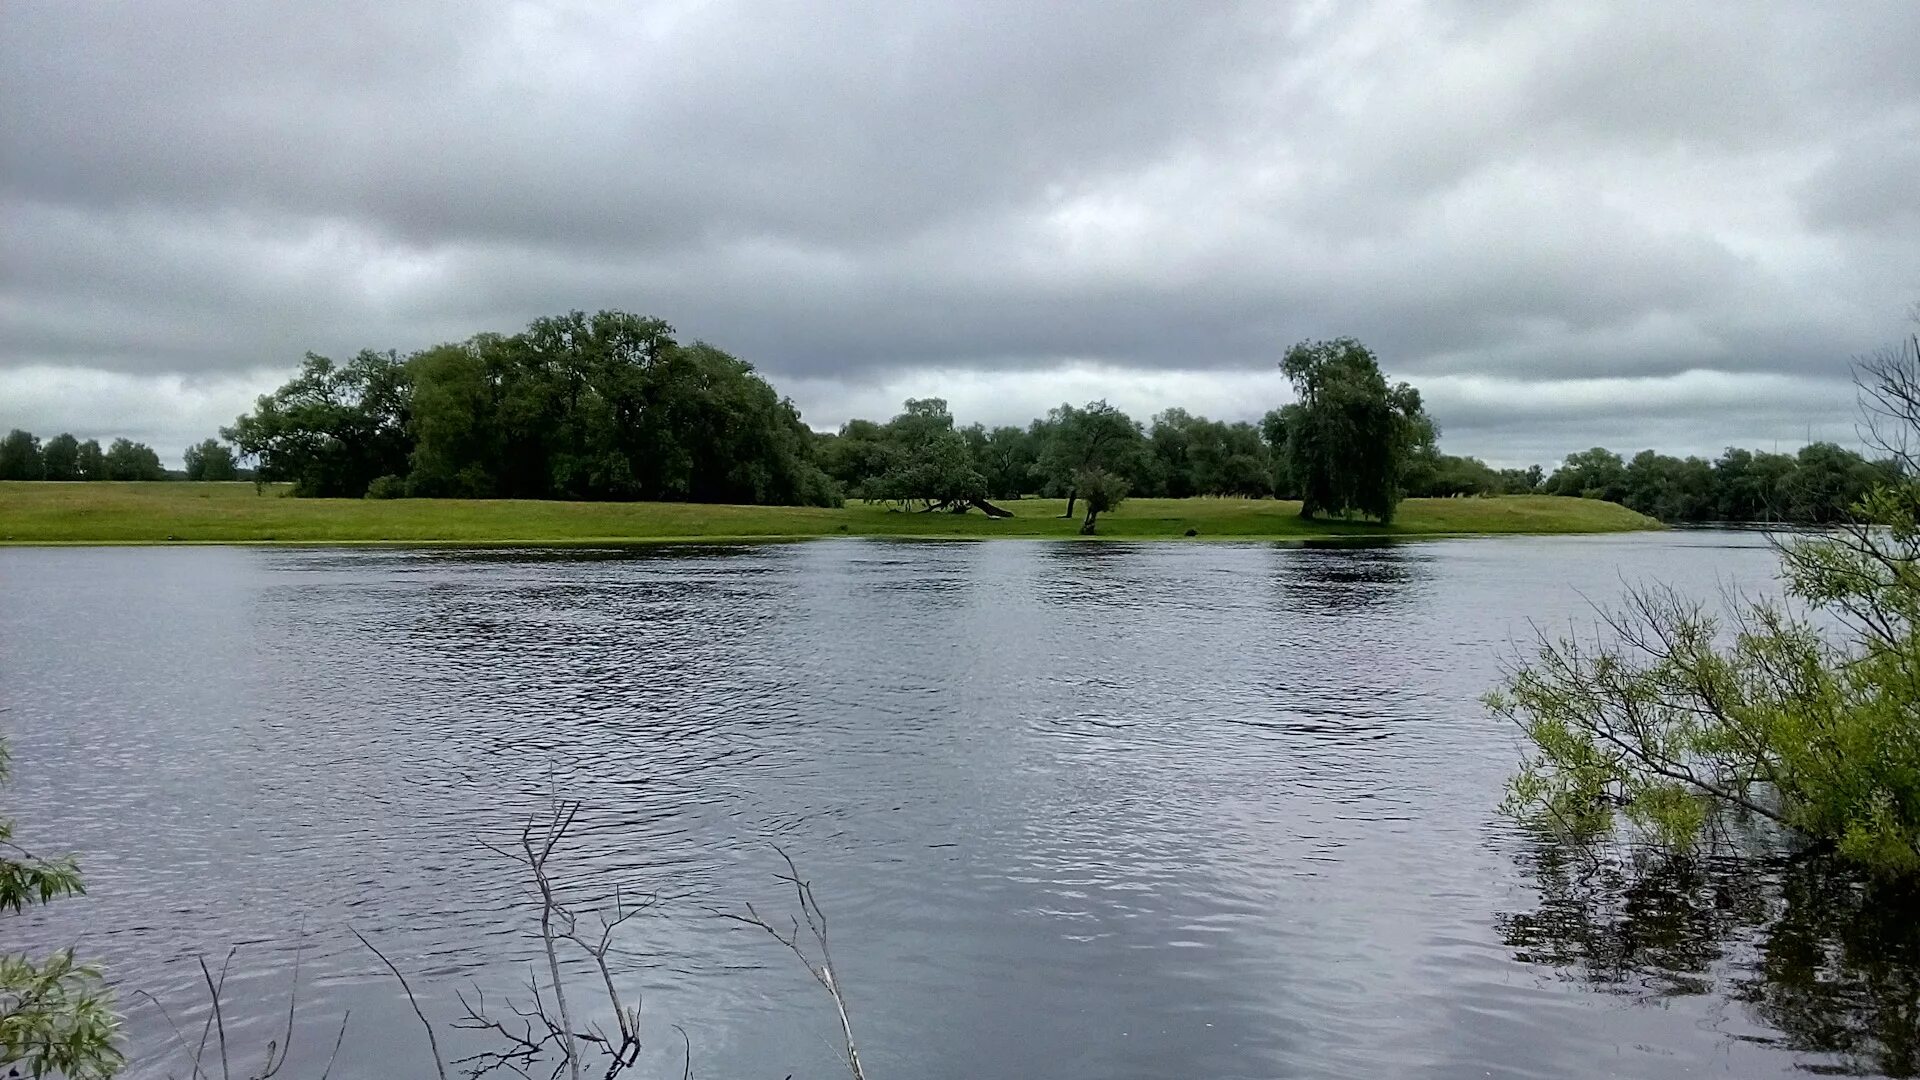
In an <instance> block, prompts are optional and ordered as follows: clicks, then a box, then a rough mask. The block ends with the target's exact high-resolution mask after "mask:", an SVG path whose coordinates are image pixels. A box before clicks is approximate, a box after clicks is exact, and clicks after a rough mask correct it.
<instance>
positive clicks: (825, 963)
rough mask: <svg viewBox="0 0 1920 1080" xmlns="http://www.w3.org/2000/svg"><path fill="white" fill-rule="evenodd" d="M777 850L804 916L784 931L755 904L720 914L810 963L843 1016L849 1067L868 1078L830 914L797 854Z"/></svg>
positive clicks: (861, 1079)
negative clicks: (803, 929) (836, 960)
mask: <svg viewBox="0 0 1920 1080" xmlns="http://www.w3.org/2000/svg"><path fill="white" fill-rule="evenodd" d="M773 850H774V851H776V852H778V853H779V855H780V858H781V860H782V861H784V862H785V863H786V864H787V872H786V873H784V874H775V875H774V877H775V878H776V879H777V880H779V881H782V882H785V883H786V884H788V885H791V886H793V891H794V899H795V901H796V903H797V904H798V905H799V908H800V918H798V919H796V918H794V917H793V916H788V918H787V922H788V927H787V929H786V930H785V931H784V932H783V931H782V930H781V929H780V928H779V927H778V926H775V925H774V924H773V923H770V922H768V921H767V920H766V919H765V918H764V917H762V916H761V914H760V913H759V912H758V911H756V910H754V907H753V905H752V904H748V905H747V913H746V914H745V915H739V914H734V913H730V912H720V913H719V914H720V916H721V917H722V918H724V919H727V920H728V921H731V922H737V923H740V924H741V925H743V926H753V927H758V928H759V929H761V930H762V931H765V932H766V934H767V935H768V936H769V937H771V938H773V940H775V941H777V942H779V943H780V944H781V945H782V946H783V947H784V948H785V949H786V950H787V951H788V952H790V953H792V954H793V955H794V956H796V957H798V958H799V960H800V963H801V964H802V965H804V966H805V967H806V969H807V974H809V975H812V976H813V981H815V982H817V983H819V984H820V986H821V987H822V988H823V989H824V990H826V992H827V996H829V997H831V998H832V999H833V1007H834V1011H835V1012H837V1013H838V1014H839V1016H840V1034H841V1037H842V1040H843V1050H842V1056H843V1057H844V1059H845V1060H846V1063H847V1071H848V1072H849V1073H851V1074H852V1076H853V1080H866V1073H865V1072H864V1071H863V1070H862V1069H861V1067H860V1050H859V1048H858V1047H857V1046H856V1045H855V1044H854V1041H853V1021H852V1020H851V1019H850V1018H849V1017H848V1015H847V999H846V998H845V997H844V996H843V995H842V994H841V993H840V980H839V977H838V975H837V974H836V972H835V970H834V966H833V949H832V947H831V945H830V944H829V941H828V937H827V914H826V912H824V911H822V910H821V909H820V903H819V901H817V900H816V899H814V895H813V884H812V883H811V882H809V881H807V880H805V879H803V878H802V877H801V876H800V870H799V868H798V867H796V866H795V865H794V863H793V857H792V856H790V855H788V854H787V852H786V849H784V848H782V847H780V846H779V845H778V844H775V845H774V846H773ZM802 920H805V922H806V925H807V932H808V935H809V936H810V937H811V938H812V946H813V948H815V949H816V950H818V952H819V959H818V960H817V961H816V960H815V959H814V958H813V957H812V956H809V955H808V953H807V948H808V946H807V943H806V942H803V941H802V940H801V937H800V923H801V921H802Z"/></svg>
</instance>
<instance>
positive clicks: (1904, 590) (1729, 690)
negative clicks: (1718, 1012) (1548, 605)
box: [1487, 338, 1920, 874]
mask: <svg viewBox="0 0 1920 1080" xmlns="http://www.w3.org/2000/svg"><path fill="white" fill-rule="evenodd" d="M1859 382H1860V386H1861V389H1862V392H1863V393H1862V396H1863V400H1864V402H1865V404H1866V407H1867V413H1868V429H1869V431H1870V432H1871V441H1874V442H1875V443H1877V444H1878V447H1879V448H1880V449H1882V450H1884V451H1886V452H1887V453H1888V454H1889V455H1890V456H1891V457H1892V458H1893V460H1894V461H1896V462H1897V463H1898V466H1899V468H1898V472H1897V474H1896V476H1895V478H1894V479H1892V480H1890V481H1887V482H1883V483H1882V484H1881V485H1880V486H1879V487H1878V488H1876V489H1875V490H1874V491H1873V492H1872V493H1870V494H1868V495H1867V496H1866V497H1865V498H1863V499H1861V500H1860V501H1858V502H1857V503H1856V504H1855V505H1854V507H1853V510H1852V514H1851V516H1850V518H1849V519H1848V520H1847V521H1846V522H1844V523H1842V524H1841V525H1840V526H1839V527H1838V528H1836V529H1835V530H1833V531H1830V532H1827V533H1822V534H1815V535H1809V536H1800V537H1797V538H1792V539H1787V540H1782V541H1779V542H1778V543H1777V551H1778V554H1779V558H1780V578H1781V583H1782V585H1783V593H1784V598H1783V599H1782V600H1779V601H1748V602H1742V603H1738V604H1736V605H1735V610H1734V612H1733V614H1732V615H1731V616H1727V617H1720V616H1716V615H1715V614H1713V613H1711V612H1710V611H1709V610H1708V609H1707V608H1706V607H1705V606H1704V605H1702V604H1699V603H1697V602H1694V601H1690V600H1687V599H1684V598H1683V597H1681V595H1680V594H1679V593H1677V592H1675V591H1673V590H1671V589H1653V590H1643V591H1640V592H1637V593H1634V594H1632V595H1631V596H1630V598H1629V600H1628V602H1627V603H1626V604H1625V605H1624V607H1623V608H1622V609H1620V610H1616V611H1612V612H1607V613H1605V616H1604V618H1603V621H1602V625H1601V627H1600V629H1599V631H1598V633H1596V634H1595V635H1594V636H1593V637H1592V638H1591V639H1589V640H1579V639H1576V638H1573V637H1568V638H1563V639H1560V640H1554V641H1547V642H1543V643H1542V646H1541V648H1540V651H1539V655H1538V657H1537V658H1536V659H1534V660H1533V661H1532V662H1530V663H1527V664H1525V665H1524V666H1521V667H1519V668H1518V669H1517V670H1515V671H1513V672H1512V673H1511V674H1510V675H1509V677H1508V678H1507V680H1506V684H1505V686H1503V687H1502V688H1501V689H1500V690H1499V691H1497V692H1496V693H1494V694H1492V695H1490V696H1489V697H1488V699H1487V700H1488V704H1489V705H1490V706H1491V708H1492V709H1493V711H1494V712H1495V713H1497V714H1499V715H1502V716H1505V717H1507V718H1509V719H1511V720H1512V721H1513V722H1515V723H1516V724H1518V725H1519V726H1520V728H1521V730H1522V731H1523V732H1524V733H1525V735H1526V737H1527V740H1528V741H1529V743H1530V744H1531V747H1530V750H1529V752H1528V754H1527V756H1526V758H1525V761H1524V763H1523V765H1522V767H1521V770H1520V772H1519V774H1518V775H1517V776H1515V777H1514V779H1513V781H1512V782H1511V784H1510V788H1509V797H1508V802H1507V807H1508V809H1509V810H1510V811H1512V812H1514V813H1517V814H1520V815H1523V816H1526V817H1529V818H1534V819H1537V820H1539V821H1541V822H1543V823H1546V824H1550V825H1552V826H1554V827H1556V828H1558V829H1562V830H1565V831H1569V832H1573V833H1582V834H1591V833H1593V832H1595V831H1598V830H1603V829H1605V828H1606V827H1607V826H1608V825H1610V824H1611V823H1612V821H1613V820H1614V815H1615V814H1622V815H1624V816H1625V817H1626V819H1627V820H1628V821H1630V822H1631V823H1633V824H1635V825H1637V826H1640V827H1641V828H1643V829H1644V830H1646V831H1647V832H1648V833H1649V834H1650V835H1652V836H1653V837H1655V838H1657V839H1659V840H1661V841H1664V842H1666V843H1669V844H1687V843H1689V842H1691V841H1692V840H1694V838H1696V837H1697V836H1698V835H1699V834H1700V833H1701V832H1702V831H1703V830H1705V829H1707V828H1709V827H1710V826H1711V825H1713V824H1714V823H1716V822H1720V821H1723V820H1724V819H1725V816H1726V815H1729V814H1731V815H1736V816H1743V817H1747V818H1752V819H1759V820H1763V821H1766V822H1771V823H1772V824H1774V825H1775V826H1777V827H1779V828H1780V829H1782V830H1785V831H1787V832H1788V833H1790V834H1795V835H1798V836H1799V837H1801V838H1802V839H1804V840H1805V841H1807V842H1810V843H1812V844H1815V845H1820V846H1830V847H1833V848H1835V849H1837V850H1838V851H1839V852H1840V853H1841V854H1842V855H1844V856H1846V857H1849V858H1851V859H1854V860H1856V861H1858V862H1861V863H1863V864H1866V865H1868V866H1871V867H1874V868H1876V869H1878V870H1881V871H1884V872H1888V873H1894V874H1911V873H1915V872H1920V479H1916V477H1917V476H1920V468H1916V467H1917V466H1920V457H1916V455H1915V448H1916V447H1920V339H1914V338H1909V339H1908V340H1907V341H1906V342H1905V343H1904V344H1903V345H1902V346H1901V347H1899V348H1897V349H1891V350H1887V351H1885V352H1883V353H1881V354H1879V355H1878V356H1876V357H1874V358H1873V359H1872V360H1870V361H1868V362H1867V363H1865V364H1863V365H1862V366H1861V368H1860V370H1859Z"/></svg>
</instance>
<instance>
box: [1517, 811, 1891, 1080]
mask: <svg viewBox="0 0 1920 1080" xmlns="http://www.w3.org/2000/svg"><path fill="white" fill-rule="evenodd" d="M1520 862H1521V864H1522V866H1523V867H1524V869H1525V870H1526V871H1527V875H1528V877H1529V878H1530V880H1531V882H1532V883H1533V885H1534V886H1535V887H1536V888H1537V889H1538V890H1539V892H1540V902H1539V905H1538V906H1537V907H1536V908H1534V909H1533V910H1530V911H1519V912H1507V913H1503V914H1501V915H1499V916H1498V917H1497V919H1496V925H1497V926H1498V928H1499V930H1500V933H1501V936H1502V937H1503V938H1504V939H1505V941H1506V943H1507V944H1508V945H1509V946H1510V947H1512V948H1513V950H1514V956H1515V958H1517V959H1519V960H1522V961H1524V962H1527V963H1532V964H1541V965H1548V966H1551V967H1554V968H1559V969H1563V970H1568V971H1573V972H1577V973H1578V974H1579V975H1580V976H1581V977H1582V978H1583V979H1584V980H1586V981H1587V982H1588V983H1589V984H1590V985H1591V986H1593V987H1594V988H1595V989H1598V990H1601V991H1603V992H1607V993H1613V994H1620V995H1625V996H1627V997H1628V998H1630V999H1632V1000H1635V1001H1639V1002H1646V1003H1652V1002H1658V1001H1661V1000H1663V999H1666V998H1670V997H1676V996H1682V997H1684V996H1695V995H1707V994H1715V993H1719V994H1725V995H1726V996H1728V997H1729V998H1731V999H1733V1000H1735V1001H1738V1002H1741V1003H1743V1004H1744V1005H1745V1006H1746V1007H1747V1009H1749V1010H1750V1011H1751V1012H1752V1013H1753V1016H1754V1019H1756V1020H1758V1021H1760V1022H1761V1023H1763V1024H1764V1025H1765V1026H1766V1028H1767V1029H1769V1030H1766V1031H1756V1032H1751V1033H1741V1034H1740V1035H1738V1036H1737V1037H1739V1038H1742V1039H1745V1040H1750V1041H1755V1042H1762V1043H1769V1044H1773V1045H1777V1046H1779V1047H1781V1048H1784V1049H1788V1050H1792V1051H1795V1052H1796V1053H1800V1054H1805V1055H1810V1056H1811V1057H1810V1058H1809V1059H1808V1060H1804V1061H1803V1062H1802V1065H1801V1067H1802V1068H1803V1069H1805V1070H1806V1071H1810V1072H1815V1073H1827V1074H1836V1075H1848V1076H1878V1075H1885V1076H1892V1077H1911V1076H1916V1075H1920V888H1916V887H1915V886H1914V885H1913V884H1911V883H1909V884H1906V885H1900V884H1895V883H1889V882H1885V881H1876V880H1872V879H1867V878H1863V877H1862V876H1860V875H1859V874H1857V873H1855V872H1853V871H1851V870H1850V869H1849V868H1847V867H1845V866H1843V865H1841V864H1839V863H1837V862H1836V861H1835V860H1834V859H1832V858H1831V857H1827V856H1821V855H1803V856H1800V857H1784V856H1754V855H1750V854H1728V853H1699V854H1685V855H1676V854H1660V853H1654V852H1648V851H1644V850H1632V851H1629V852H1626V853H1618V852H1615V853H1597V852H1595V851H1593V850H1590V849H1586V848H1577V847H1570V846H1567V845H1562V844H1557V843H1542V844H1540V845H1538V846H1536V847H1534V848H1532V849H1530V850H1529V851H1528V852H1527V853H1526V854H1525V855H1524V856H1522V858H1521V859H1520Z"/></svg>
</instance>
